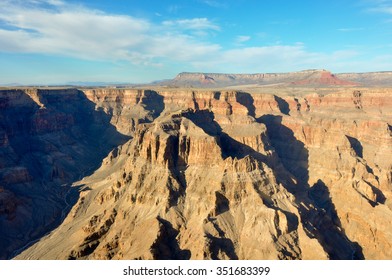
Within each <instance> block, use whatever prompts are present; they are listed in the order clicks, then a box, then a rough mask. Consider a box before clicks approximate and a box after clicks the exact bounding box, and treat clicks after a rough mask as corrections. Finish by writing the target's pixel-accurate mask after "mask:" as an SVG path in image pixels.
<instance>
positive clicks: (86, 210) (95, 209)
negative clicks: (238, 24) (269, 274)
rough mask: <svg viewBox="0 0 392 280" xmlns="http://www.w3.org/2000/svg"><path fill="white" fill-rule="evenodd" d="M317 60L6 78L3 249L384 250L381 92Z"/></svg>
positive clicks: (319, 255)
mask: <svg viewBox="0 0 392 280" xmlns="http://www.w3.org/2000/svg"><path fill="white" fill-rule="evenodd" d="M320 73H321V74H320ZM320 73H319V74H320V75H319V76H317V75H315V74H314V73H313V72H312V73H307V74H306V75H305V74H301V75H302V76H301V79H299V78H298V77H297V76H295V79H294V78H293V81H292V82H294V80H295V81H304V80H305V79H308V80H310V81H311V83H320V80H319V79H322V81H326V82H328V83H331V81H332V82H334V84H333V86H344V87H332V88H327V89H314V88H311V87H307V88H303V89H302V88H299V87H298V86H299V85H304V84H303V83H302V82H301V83H300V84H296V85H294V86H295V88H294V90H290V89H287V88H265V89H261V90H260V89H258V90H257V91H255V90H249V91H247V90H241V91H239V90H201V89H181V88H177V89H170V88H157V89H155V90H141V89H140V90H138V89H86V90H74V89H67V90H52V91H51V90H46V91H42V90H15V91H1V92H0V107H1V108H2V110H1V115H0V117H1V118H0V123H1V126H0V152H1V154H2V155H4V156H2V157H1V158H0V160H1V161H0V184H1V188H0V222H1V223H2V224H1V229H0V230H1V236H7V243H5V242H4V243H2V244H0V245H1V246H2V248H4V250H1V251H2V252H6V253H4V255H3V256H2V257H3V258H9V257H13V256H16V258H18V259H363V258H365V259H390V258H391V257H392V256H391V252H392V251H391V250H390V249H391V248H390V246H391V244H392V236H391V234H392V230H391V228H392V226H391V222H392V218H391V217H392V215H391V206H392V204H391V199H390V198H391V194H392V193H391V191H392V188H391V187H392V174H391V173H392V158H391V157H390V155H391V154H392V131H391V118H392V116H391V115H392V102H391V99H390V98H389V95H390V94H392V92H391V90H389V89H377V88H372V89H367V88H359V87H355V88H350V87H349V86H350V85H349V84H347V83H340V82H338V81H340V80H342V81H343V79H341V78H338V77H335V76H333V75H332V74H330V73H329V72H326V71H325V72H323V71H320ZM180 78H181V77H180ZM188 78H189V77H188ZM201 78H203V77H198V79H201ZM212 78H214V77H212ZM226 78H228V79H229V78H230V77H226ZM248 78H252V77H248ZM203 79H204V80H205V79H207V78H206V77H204V78H203ZM214 79H215V80H216V78H214ZM271 79H272V78H271ZM210 82H212V80H211V81H210ZM306 85H309V84H306ZM19 116H23V117H20V118H19ZM22 119H23V121H22ZM18 120H19V121H18ZM27 143H29V144H28V145H27ZM48 198H50V199H48ZM42 201H45V203H41V202H42ZM38 217H39V218H38ZM37 219H39V221H37ZM27 220H31V222H30V223H26V221H27ZM5 228H6V229H7V230H4V229H5ZM50 230H52V231H50ZM49 231H50V233H48V234H47V235H46V236H44V237H42V235H44V234H45V233H47V232H49ZM17 236H18V237H17ZM64 236H67V238H66V239H64ZM16 237H17V238H16ZM39 237H42V238H41V239H40V240H39V241H38V242H35V243H34V242H33V243H34V244H33V243H31V244H28V245H31V246H26V247H24V246H25V245H26V244H27V243H28V242H31V241H34V240H35V239H37V238H39ZM4 240H5V239H4ZM10 244H11V245H10ZM20 248H21V249H20Z"/></svg>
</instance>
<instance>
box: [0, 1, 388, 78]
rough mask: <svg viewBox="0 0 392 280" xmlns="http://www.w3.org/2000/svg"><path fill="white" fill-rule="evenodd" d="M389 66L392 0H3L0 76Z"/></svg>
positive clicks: (0, 3)
mask: <svg viewBox="0 0 392 280" xmlns="http://www.w3.org/2000/svg"><path fill="white" fill-rule="evenodd" d="M314 68H316V69H328V70H331V71H332V72H335V73H341V72H372V71H391V70H392V0H355V1H354V0H339V1H330V0H329V1H327V0H303V1H299V0H297V1H293V0H291V1H289V0H287V1H284V0H273V1H272V0H269V1H266V0H188V1H169V0H160V1H151V0H149V1H147V0H144V1H141V0H94V1H93V0H1V1H0V84H8V83H20V84H62V83H68V82H75V81H88V82H128V83H138V82H149V81H153V80H159V79H167V78H173V77H174V76H175V75H176V74H177V73H179V72H183V71H187V72H221V73H271V72H289V71H300V70H305V69H314Z"/></svg>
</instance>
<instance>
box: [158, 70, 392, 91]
mask: <svg viewBox="0 0 392 280" xmlns="http://www.w3.org/2000/svg"><path fill="white" fill-rule="evenodd" d="M154 84H155V85H161V86H169V87H194V88H222V87H233V86H300V87H308V86H312V87H314V86H316V87H317V86H323V87H335V86H367V87H368V86H388V87H390V86H392V72H371V73H341V74H333V73H331V72H330V71H328V70H325V69H310V70H304V71H298V72H288V73H255V74H223V73H201V72H196V73H192V72H183V73H180V74H178V75H177V76H176V77H175V78H174V79H171V80H165V81H160V82H156V83H154Z"/></svg>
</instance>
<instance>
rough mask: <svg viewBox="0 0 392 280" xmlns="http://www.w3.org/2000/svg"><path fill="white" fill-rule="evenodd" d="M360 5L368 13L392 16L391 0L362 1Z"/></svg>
mask: <svg viewBox="0 0 392 280" xmlns="http://www.w3.org/2000/svg"><path fill="white" fill-rule="evenodd" d="M362 3H363V4H364V5H365V6H366V7H367V8H366V10H367V11H368V12H374V13H383V14H391V15H392V1H391V0H364V1H362Z"/></svg>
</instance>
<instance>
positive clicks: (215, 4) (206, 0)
mask: <svg viewBox="0 0 392 280" xmlns="http://www.w3.org/2000/svg"><path fill="white" fill-rule="evenodd" d="M203 3H204V4H206V5H208V6H210V7H213V8H226V7H227V4H226V3H222V2H221V1H214V0H204V1H203Z"/></svg>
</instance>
